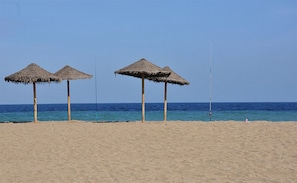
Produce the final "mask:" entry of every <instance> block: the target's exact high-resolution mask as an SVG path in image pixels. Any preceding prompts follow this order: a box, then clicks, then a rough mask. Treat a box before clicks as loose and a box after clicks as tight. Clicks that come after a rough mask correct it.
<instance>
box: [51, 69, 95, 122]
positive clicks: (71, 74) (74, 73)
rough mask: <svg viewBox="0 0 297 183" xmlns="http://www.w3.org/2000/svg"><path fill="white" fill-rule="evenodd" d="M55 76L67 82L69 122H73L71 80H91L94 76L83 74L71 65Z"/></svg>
mask: <svg viewBox="0 0 297 183" xmlns="http://www.w3.org/2000/svg"><path fill="white" fill-rule="evenodd" d="M54 75H56V76H58V77H60V78H62V79H63V80H67V93H68V121H70V120H71V114H70V111H71V109H70V82H69V80H76V79H90V78H92V77H93V76H92V75H89V74H86V73H83V72H81V71H78V70H76V69H74V68H72V67H70V66H69V65H66V66H65V67H63V68H62V69H60V70H59V71H57V72H56V73H55V74H54Z"/></svg>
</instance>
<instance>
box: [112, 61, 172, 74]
mask: <svg viewBox="0 0 297 183" xmlns="http://www.w3.org/2000/svg"><path fill="white" fill-rule="evenodd" d="M115 74H122V75H128V76H133V77H137V78H142V77H143V76H144V77H145V78H148V77H162V76H163V77H166V76H169V75H170V72H167V71H163V70H162V68H160V67H158V66H156V65H155V64H153V63H151V62H149V61H147V60H146V59H144V58H142V59H140V60H139V61H137V62H135V63H133V64H131V65H128V66H126V67H124V68H122V69H120V70H117V71H115Z"/></svg>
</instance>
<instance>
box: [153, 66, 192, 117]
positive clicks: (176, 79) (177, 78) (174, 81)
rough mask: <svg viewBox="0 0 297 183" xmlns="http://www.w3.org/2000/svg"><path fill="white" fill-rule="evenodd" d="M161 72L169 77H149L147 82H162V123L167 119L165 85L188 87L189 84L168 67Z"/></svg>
mask: <svg viewBox="0 0 297 183" xmlns="http://www.w3.org/2000/svg"><path fill="white" fill-rule="evenodd" d="M163 71H167V72H170V73H171V74H170V76H168V77H151V78H149V80H153V81H155V82H164V83H165V89H164V121H165V122H166V118H167V83H171V84H178V85H189V84H190V83H189V82H188V81H187V80H185V79H184V78H182V77H181V76H179V75H178V74H176V73H175V72H174V71H173V70H171V69H170V68H169V67H168V66H166V67H164V68H163Z"/></svg>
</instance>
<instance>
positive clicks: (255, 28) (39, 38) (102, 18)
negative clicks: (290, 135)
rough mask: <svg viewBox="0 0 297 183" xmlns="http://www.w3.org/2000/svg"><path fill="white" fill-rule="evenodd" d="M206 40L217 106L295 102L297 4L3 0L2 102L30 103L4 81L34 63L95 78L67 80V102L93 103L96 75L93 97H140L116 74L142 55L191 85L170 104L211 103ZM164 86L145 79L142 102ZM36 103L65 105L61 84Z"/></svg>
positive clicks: (265, 0)
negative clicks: (237, 103) (222, 103)
mask: <svg viewBox="0 0 297 183" xmlns="http://www.w3.org/2000/svg"><path fill="white" fill-rule="evenodd" d="M210 41H211V42H212V78H213V83H212V85H213V92H212V98H213V101H214V102H297V1H296V0H277V1H276V0H249V1H239V0H227V1H221V0H209V1H202V0H183V1H181V0H170V1H169V0H125V1H122V0H96V1H95V0H22V1H20V0H0V78H1V80H0V104H19V103H22V104H23V103H24V104H31V103H33V99H32V97H33V94H32V93H33V91H32V90H33V89H32V85H24V84H14V83H7V82H5V81H4V77H5V76H8V75H10V74H13V73H15V72H16V71H19V70H21V69H23V68H24V67H26V66H27V65H29V64H30V63H33V62H34V63H36V64H38V65H40V66H41V67H43V68H44V69H46V70H48V71H50V72H56V71H57V70H59V69H60V68H62V67H64V66H65V65H70V66H72V67H74V68H76V69H78V70H81V71H83V72H86V73H89V74H92V75H94V77H93V78H92V79H90V80H76V81H71V101H72V103H93V102H96V94H95V82H96V80H97V87H98V90H97V91H98V93H97V97H98V102H99V103H110V102H141V80H140V79H138V78H133V77H129V76H122V75H117V76H115V75H114V71H115V70H118V69H120V68H122V67H125V66H127V65H129V64H131V63H133V62H135V61H138V60H139V59H141V58H145V59H147V60H149V61H151V62H153V63H154V64H156V65H158V66H160V67H164V66H169V67H170V68H171V69H173V70H174V71H175V72H176V73H178V74H179V75H181V76H182V77H184V78H185V79H187V80H188V81H189V82H190V83H191V84H190V85H189V86H177V85H169V86H168V101H169V102H208V101H209V60H210ZM95 67H96V69H95ZM95 70H96V73H97V74H96V75H95ZM163 87H164V85H163V84H161V83H154V82H150V81H146V82H145V98H146V102H162V101H163ZM37 101H38V103H66V102H67V98H66V82H65V81H63V82H62V83H60V84H48V83H46V84H39V85H37Z"/></svg>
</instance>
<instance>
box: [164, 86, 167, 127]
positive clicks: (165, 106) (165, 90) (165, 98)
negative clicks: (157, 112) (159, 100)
mask: <svg viewBox="0 0 297 183" xmlns="http://www.w3.org/2000/svg"><path fill="white" fill-rule="evenodd" d="M166 121H167V81H165V89H164V122H166Z"/></svg>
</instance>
